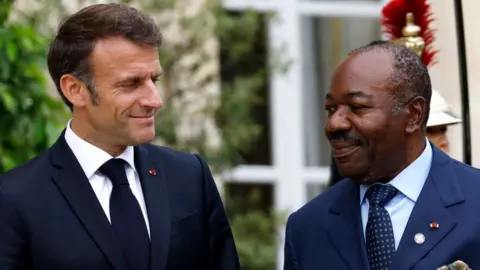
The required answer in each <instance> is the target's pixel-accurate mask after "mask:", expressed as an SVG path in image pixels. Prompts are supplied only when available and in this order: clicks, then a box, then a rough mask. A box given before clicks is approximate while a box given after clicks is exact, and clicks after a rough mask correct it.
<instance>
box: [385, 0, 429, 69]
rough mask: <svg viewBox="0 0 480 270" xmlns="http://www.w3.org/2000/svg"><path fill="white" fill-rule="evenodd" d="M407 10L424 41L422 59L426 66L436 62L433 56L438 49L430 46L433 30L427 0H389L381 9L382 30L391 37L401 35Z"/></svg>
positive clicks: (394, 37)
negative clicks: (419, 29)
mask: <svg viewBox="0 0 480 270" xmlns="http://www.w3.org/2000/svg"><path fill="white" fill-rule="evenodd" d="M409 12H411V13H413V17H414V20H415V24H416V25H418V26H420V28H421V32H420V36H421V37H422V38H423V39H424V41H425V49H424V50H423V53H422V61H423V63H424V64H425V65H426V66H427V67H430V66H432V65H433V64H435V63H436V61H435V59H434V58H435V56H436V55H437V53H438V50H433V48H432V43H433V41H434V39H435V37H434V32H435V30H433V29H431V28H430V23H431V22H432V21H433V18H432V11H431V9H430V5H429V4H428V0H390V2H389V3H388V4H387V5H385V6H384V8H383V9H382V16H383V17H382V20H381V24H382V27H383V31H384V33H385V34H388V35H390V36H391V37H390V38H391V39H396V38H400V37H402V36H403V34H402V29H403V27H405V25H406V15H407V13H409Z"/></svg>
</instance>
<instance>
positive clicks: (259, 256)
mask: <svg viewBox="0 0 480 270" xmlns="http://www.w3.org/2000/svg"><path fill="white" fill-rule="evenodd" d="M277 220H278V218H277V217H276V216H275V215H274V214H271V213H264V212H262V211H255V210H253V211H249V212H246V213H244V214H241V215H233V216H232V217H231V218H230V222H231V226H232V231H233V235H234V237H235V244H236V246H237V252H238V256H239V259H240V263H241V265H242V269H244V270H273V269H275V265H276V260H275V258H276V257H277V239H278V238H277V234H276V233H275V232H276V226H277Z"/></svg>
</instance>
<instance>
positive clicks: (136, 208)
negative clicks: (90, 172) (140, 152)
mask: <svg viewBox="0 0 480 270" xmlns="http://www.w3.org/2000/svg"><path fill="white" fill-rule="evenodd" d="M125 164H126V162H125V161H124V160H123V159H110V160H109V161H107V162H105V164H103V165H102V167H100V169H99V171H100V172H101V173H103V174H104V175H106V176H107V177H108V178H109V179H110V181H112V184H113V189H112V194H111V195H110V219H111V223H112V228H113V230H114V232H115V234H116V236H117V239H118V240H119V241H120V244H121V246H122V249H123V251H124V254H125V257H126V259H127V262H128V264H129V266H130V270H147V269H148V268H149V265H150V263H149V262H150V239H149V236H148V231H147V225H146V223H145V218H144V217H143V214H142V210H141V208H140V205H139V204H138V201H137V199H136V198H135V196H134V195H133V193H132V190H131V189H130V185H129V184H128V180H127V175H126V173H125Z"/></svg>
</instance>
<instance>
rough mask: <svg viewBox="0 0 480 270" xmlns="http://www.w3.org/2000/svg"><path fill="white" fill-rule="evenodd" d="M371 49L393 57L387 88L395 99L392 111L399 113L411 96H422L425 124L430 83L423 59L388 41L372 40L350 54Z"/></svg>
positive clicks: (425, 122) (430, 92) (428, 109)
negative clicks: (424, 102) (424, 103)
mask: <svg viewBox="0 0 480 270" xmlns="http://www.w3.org/2000/svg"><path fill="white" fill-rule="evenodd" d="M373 51H382V52H387V53H389V54H390V55H391V56H392V58H393V68H394V72H393V74H392V76H391V78H390V82H389V84H388V88H389V90H390V91H391V93H392V94H393V97H394V98H395V101H396V104H395V108H394V113H399V112H400V111H401V110H402V109H403V108H404V107H405V105H406V104H407V103H408V102H410V101H411V100H412V99H413V98H415V97H418V96H420V97H423V98H424V99H425V101H426V103H427V104H426V112H425V119H424V123H423V124H424V126H426V125H427V121H428V116H429V112H430V99H431V97H432V83H431V80H430V75H429V74H428V69H427V67H426V66H425V64H424V63H423V61H422V60H421V59H420V57H418V56H417V55H416V54H415V53H414V52H413V51H411V50H410V49H408V48H407V47H405V46H403V45H399V44H394V43H392V42H388V41H373V42H371V43H370V44H368V45H366V46H363V47H360V48H357V49H355V50H353V51H352V52H350V54H356V53H366V52H373Z"/></svg>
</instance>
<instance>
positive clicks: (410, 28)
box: [393, 13, 425, 57]
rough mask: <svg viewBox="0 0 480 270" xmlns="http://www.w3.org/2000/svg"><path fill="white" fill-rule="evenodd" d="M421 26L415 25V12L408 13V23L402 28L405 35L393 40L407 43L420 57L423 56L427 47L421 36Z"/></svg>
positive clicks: (398, 42)
mask: <svg viewBox="0 0 480 270" xmlns="http://www.w3.org/2000/svg"><path fill="white" fill-rule="evenodd" d="M420 31H421V28H420V26H418V25H415V23H414V18H413V13H407V15H406V25H405V27H403V29H402V33H403V37H401V38H397V39H395V40H393V42H394V43H397V44H402V45H405V46H406V47H407V48H409V49H410V50H412V51H413V52H414V53H415V54H417V55H418V56H419V57H421V56H422V53H423V49H424V48H425V40H423V38H422V37H420V36H419V35H420Z"/></svg>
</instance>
